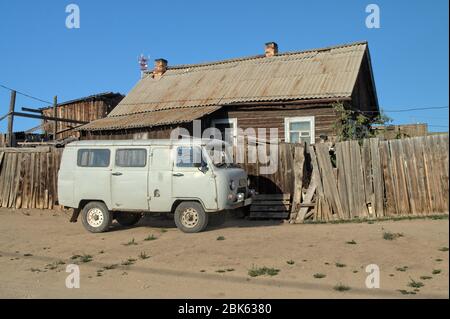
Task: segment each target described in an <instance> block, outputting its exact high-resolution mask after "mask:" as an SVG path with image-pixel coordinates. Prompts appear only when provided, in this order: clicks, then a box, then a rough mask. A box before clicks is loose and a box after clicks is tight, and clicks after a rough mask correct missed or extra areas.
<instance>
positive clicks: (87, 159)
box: [77, 149, 110, 167]
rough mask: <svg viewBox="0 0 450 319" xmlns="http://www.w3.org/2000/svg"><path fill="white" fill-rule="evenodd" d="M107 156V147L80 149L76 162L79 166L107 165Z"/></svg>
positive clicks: (108, 152) (108, 154) (108, 153)
mask: <svg viewBox="0 0 450 319" xmlns="http://www.w3.org/2000/svg"><path fill="white" fill-rule="evenodd" d="M109 157H110V151H109V150H108V149H80V150H78V158H77V164H78V166H81V167H108V166H109Z"/></svg>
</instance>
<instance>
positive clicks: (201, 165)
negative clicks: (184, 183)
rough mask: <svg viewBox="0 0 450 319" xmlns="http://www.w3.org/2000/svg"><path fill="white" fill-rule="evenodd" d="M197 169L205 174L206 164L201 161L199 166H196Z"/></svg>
mask: <svg viewBox="0 0 450 319" xmlns="http://www.w3.org/2000/svg"><path fill="white" fill-rule="evenodd" d="M198 170H199V171H200V172H202V173H203V174H205V173H206V172H207V171H208V164H207V163H206V162H203V161H202V162H201V164H200V166H199V167H198Z"/></svg>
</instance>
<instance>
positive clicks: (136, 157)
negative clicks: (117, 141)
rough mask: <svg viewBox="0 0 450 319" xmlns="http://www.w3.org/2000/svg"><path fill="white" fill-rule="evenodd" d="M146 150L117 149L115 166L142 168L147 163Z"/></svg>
mask: <svg viewBox="0 0 450 319" xmlns="http://www.w3.org/2000/svg"><path fill="white" fill-rule="evenodd" d="M146 160H147V150H145V149H141V148H132V149H131V148H130V149H118V150H117V151H116V165H117V166H121V167H144V166H145V165H146V163H147V161H146Z"/></svg>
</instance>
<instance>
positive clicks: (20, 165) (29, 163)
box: [0, 147, 62, 209]
mask: <svg viewBox="0 0 450 319" xmlns="http://www.w3.org/2000/svg"><path fill="white" fill-rule="evenodd" d="M61 153H62V150H61V149H56V148H50V147H40V148H0V207H8V208H40V209H52V208H53V207H54V206H55V203H56V200H57V198H58V194H57V187H56V182H57V172H58V169H59V164H60V159H61Z"/></svg>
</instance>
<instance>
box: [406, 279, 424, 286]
mask: <svg viewBox="0 0 450 319" xmlns="http://www.w3.org/2000/svg"><path fill="white" fill-rule="evenodd" d="M423 286H424V284H423V283H422V282H420V281H415V280H414V279H412V278H411V281H410V282H409V283H408V287H411V288H422V287H423Z"/></svg>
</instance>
